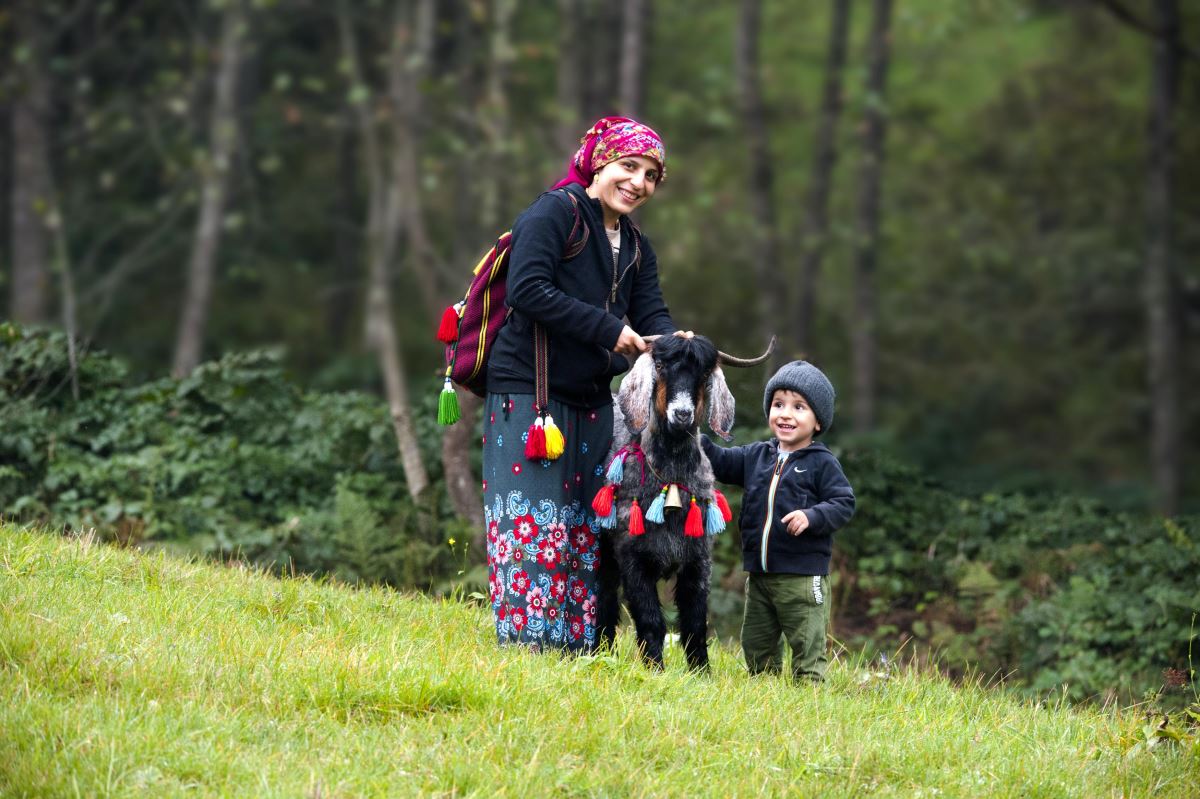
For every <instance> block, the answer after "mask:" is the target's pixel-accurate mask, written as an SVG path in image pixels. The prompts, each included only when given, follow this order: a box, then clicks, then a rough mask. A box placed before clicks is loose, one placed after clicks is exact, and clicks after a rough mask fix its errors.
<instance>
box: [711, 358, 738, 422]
mask: <svg viewBox="0 0 1200 799" xmlns="http://www.w3.org/2000/svg"><path fill="white" fill-rule="evenodd" d="M733 410H734V403H733V394H731V393H730V391H729V386H728V385H727V384H726V383H725V373H724V372H722V371H721V367H719V366H718V367H717V368H716V369H713V373H712V376H711V377H709V378H708V426H709V427H711V428H712V430H713V432H714V433H716V434H717V435H719V436H720V437H721V438H723V439H725V440H726V441H728V440H729V439H731V438H733V436H732V435H730V433H729V428H731V427H733Z"/></svg>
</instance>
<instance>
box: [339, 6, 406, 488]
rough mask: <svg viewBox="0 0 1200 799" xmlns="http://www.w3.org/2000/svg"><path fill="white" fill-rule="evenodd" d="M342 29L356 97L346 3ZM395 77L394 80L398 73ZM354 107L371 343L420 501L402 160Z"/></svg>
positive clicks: (396, 39) (395, 37)
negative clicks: (396, 282)
mask: <svg viewBox="0 0 1200 799" xmlns="http://www.w3.org/2000/svg"><path fill="white" fill-rule="evenodd" d="M396 9H397V20H399V19H401V16H400V14H401V13H402V9H403V5H402V3H397V6H396ZM338 28H339V33H340V36H341V44H342V52H343V56H344V58H345V60H346V63H347V64H348V66H349V71H350V79H351V84H352V91H351V95H352V96H353V95H355V94H357V91H356V90H357V89H358V88H360V87H362V88H365V84H364V83H363V75H362V68H361V65H360V61H359V56H358V46H357V43H356V40H355V34H354V30H353V28H352V26H351V21H350V15H349V11H348V9H347V3H346V2H345V0H343V1H342V2H340V3H339V4H338ZM398 28H399V26H398V25H394V26H393V29H392V36H391V42H392V48H393V52H392V56H391V63H392V64H395V63H396V61H397V60H401V61H402V60H403V54H402V53H400V54H397V53H396V52H395V50H396V49H403V48H405V47H406V44H407V41H406V37H405V35H404V34H403V31H401V30H399V29H398ZM392 75H393V77H394V71H393V73H392ZM354 102H355V110H356V112H357V117H358V127H359V132H360V135H361V136H362V141H363V147H362V151H363V169H364V170H365V171H366V175H367V186H368V191H367V206H368V207H367V309H366V315H367V319H366V327H367V330H366V333H367V343H368V345H369V346H370V347H371V348H372V349H373V350H375V352H376V354H377V355H378V357H379V368H380V371H381V372H382V374H383V382H384V391H385V392H386V395H387V400H388V410H389V412H390V414H391V418H392V429H393V431H394V432H395V435H396V444H397V447H398V449H399V453H400V463H401V466H402V467H403V468H404V477H405V481H406V482H407V483H408V492H409V495H410V496H412V497H413V498H414V499H415V498H417V497H418V496H420V494H421V493H422V492H423V491H424V490H425V488H426V487H427V486H428V485H429V475H428V473H427V472H426V470H425V464H424V462H423V461H422V459H421V450H420V447H419V445H418V444H417V436H416V431H415V429H414V427H413V420H412V411H411V407H410V405H409V402H408V386H407V383H406V380H405V376H404V362H403V358H402V355H401V352H400V346H399V342H398V341H397V338H396V328H395V326H394V324H393V322H392V296H391V286H390V282H389V278H390V274H389V273H390V267H391V264H392V263H393V262H394V261H395V258H396V252H397V249H398V247H397V244H398V239H399V233H400V209H401V205H402V204H403V201H404V198H403V197H402V196H401V192H400V187H399V185H398V183H397V181H396V180H395V163H394V160H395V159H396V156H397V153H396V149H397V148H396V147H393V151H392V153H391V155H392V158H393V164H392V165H391V166H392V168H391V169H389V168H388V164H387V162H386V158H385V156H384V154H383V150H382V148H381V146H380V143H379V135H378V132H377V131H376V129H375V117H374V114H373V103H372V102H371V101H370V100H368V99H359V100H357V101H354ZM393 113H394V109H393ZM397 141H398V138H394V139H393V143H395V142H397ZM384 175H391V176H392V179H391V180H388V181H386V182H385V181H384V180H383V177H382V176H384Z"/></svg>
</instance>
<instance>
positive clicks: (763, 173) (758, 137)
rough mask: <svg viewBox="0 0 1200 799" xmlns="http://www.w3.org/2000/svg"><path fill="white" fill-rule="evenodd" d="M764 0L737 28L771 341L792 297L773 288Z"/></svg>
mask: <svg viewBox="0 0 1200 799" xmlns="http://www.w3.org/2000/svg"><path fill="white" fill-rule="evenodd" d="M760 17H761V6H760V0H742V13H741V17H740V19H739V24H738V29H737V44H736V48H735V49H736V56H735V64H736V70H737V80H738V93H739V94H740V95H741V99H742V116H743V118H744V119H745V125H746V143H747V147H748V148H749V161H750V169H749V177H750V185H749V187H748V188H749V192H750V209H751V212H752V213H753V215H754V221H753V223H752V227H751V230H750V234H751V238H752V241H753V249H752V250H751V257H752V258H753V259H754V270H755V272H756V274H757V276H758V281H757V282H758V286H757V289H758V298H757V307H758V313H756V314H755V316H756V317H757V318H758V325H759V330H758V337H759V339H760V340H763V341H765V340H766V339H767V338H768V337H769V335H770V333H771V329H772V328H773V326H774V324H775V323H776V320H779V319H786V318H787V309H786V307H785V302H786V297H785V296H784V295H783V293H782V292H780V291H776V290H773V289H772V287H774V286H777V285H778V279H777V270H778V268H779V245H778V236H777V234H776V231H775V200H774V196H773V195H774V181H773V179H772V171H771V146H770V138H769V134H768V130H767V115H766V110H765V108H764V107H763V99H762V87H761V81H760V78H759V68H758V32H759V27H760ZM787 355H788V354H787V353H786V352H782V351H777V352H776V353H775V354H774V355H772V358H771V361H770V363H769V364H768V367H769V371H774V370H775V369H776V368H778V366H779V364H780V363H781V362H782V361H783V359H785V358H786V357H787Z"/></svg>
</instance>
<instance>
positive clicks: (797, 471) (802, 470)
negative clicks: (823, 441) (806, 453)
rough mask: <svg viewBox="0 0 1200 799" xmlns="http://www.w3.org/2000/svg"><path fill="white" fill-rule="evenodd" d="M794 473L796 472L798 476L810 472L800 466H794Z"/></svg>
mask: <svg viewBox="0 0 1200 799" xmlns="http://www.w3.org/2000/svg"><path fill="white" fill-rule="evenodd" d="M792 471H794V472H795V473H796V474H804V473H805V472H807V471H808V469H801V468H800V467H799V466H793V467H792Z"/></svg>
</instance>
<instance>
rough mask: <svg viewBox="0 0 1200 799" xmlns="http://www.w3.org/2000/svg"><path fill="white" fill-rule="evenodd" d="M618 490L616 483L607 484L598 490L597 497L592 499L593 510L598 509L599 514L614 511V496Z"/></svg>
mask: <svg viewBox="0 0 1200 799" xmlns="http://www.w3.org/2000/svg"><path fill="white" fill-rule="evenodd" d="M616 492H617V487H616V486H614V485H606V486H605V487H604V488H602V489H600V490H599V491H597V492H596V496H595V498H594V499H593V500H592V510H594V511H596V514H597V515H598V516H607V515H608V514H610V513H612V506H613V496H614V495H615V494H616Z"/></svg>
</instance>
